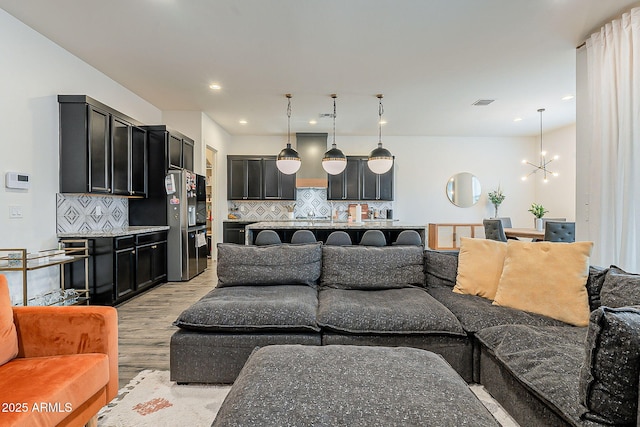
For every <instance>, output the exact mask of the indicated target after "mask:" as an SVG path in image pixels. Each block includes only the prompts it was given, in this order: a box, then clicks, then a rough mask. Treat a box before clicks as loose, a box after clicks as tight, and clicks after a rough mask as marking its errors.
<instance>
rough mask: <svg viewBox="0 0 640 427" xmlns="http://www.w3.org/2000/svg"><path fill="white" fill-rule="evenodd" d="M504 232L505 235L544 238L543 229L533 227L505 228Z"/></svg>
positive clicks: (535, 238)
mask: <svg viewBox="0 0 640 427" xmlns="http://www.w3.org/2000/svg"><path fill="white" fill-rule="evenodd" d="M504 234H505V236H507V237H526V238H530V239H534V240H543V239H544V230H537V229H535V228H505V229H504Z"/></svg>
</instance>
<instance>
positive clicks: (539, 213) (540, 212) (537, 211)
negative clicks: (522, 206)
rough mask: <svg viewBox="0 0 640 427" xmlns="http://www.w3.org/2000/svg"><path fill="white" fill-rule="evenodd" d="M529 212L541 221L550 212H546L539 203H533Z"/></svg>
mask: <svg viewBox="0 0 640 427" xmlns="http://www.w3.org/2000/svg"><path fill="white" fill-rule="evenodd" d="M529 212H531V213H532V214H533V216H535V217H536V218H538V219H540V218H542V217H543V216H544V214H546V213H547V212H549V211H548V210H546V209H545V208H544V206H542V205H539V204H537V203H532V204H531V207H530V208H529Z"/></svg>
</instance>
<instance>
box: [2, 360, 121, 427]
mask: <svg viewBox="0 0 640 427" xmlns="http://www.w3.org/2000/svg"><path fill="white" fill-rule="evenodd" d="M108 382H109V357H108V356H107V355H106V354H102V353H87V354H74V355H64V356H48V357H30V358H17V359H14V360H12V361H11V362H9V363H6V364H4V365H2V366H1V367H0V402H6V403H9V402H15V403H20V404H25V405H26V408H27V411H26V412H21V411H7V412H5V411H3V413H2V416H1V417H0V418H1V420H2V425H7V426H14V425H21V426H55V425H59V424H60V423H61V422H62V421H63V420H64V419H65V418H66V417H67V416H69V412H71V411H76V410H79V409H80V408H82V405H83V404H84V403H85V402H86V401H87V400H89V399H90V398H91V397H92V396H94V395H95V394H96V393H98V392H100V390H102V389H104V388H105V387H106V386H107V383H108Z"/></svg>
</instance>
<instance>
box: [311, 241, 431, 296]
mask: <svg viewBox="0 0 640 427" xmlns="http://www.w3.org/2000/svg"><path fill="white" fill-rule="evenodd" d="M422 252H423V250H422V247H417V246H384V247H373V246H324V247H323V248H322V276H321V277H320V284H321V285H322V286H325V287H331V288H337V289H391V288H406V287H411V286H424V273H423V262H422V257H423V255H422Z"/></svg>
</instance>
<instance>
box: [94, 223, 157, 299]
mask: <svg viewBox="0 0 640 427" xmlns="http://www.w3.org/2000/svg"><path fill="white" fill-rule="evenodd" d="M166 281H167V232H166V231H156V232H150V233H140V234H135V235H126V236H119V237H100V238H94V239H89V289H90V291H89V294H90V296H91V304H98V305H115V304H119V303H121V302H123V301H125V300H127V299H129V298H131V297H133V296H134V295H137V294H139V293H140V292H143V291H144V290H146V289H148V288H150V287H151V286H154V285H157V284H159V283H163V282H166Z"/></svg>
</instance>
